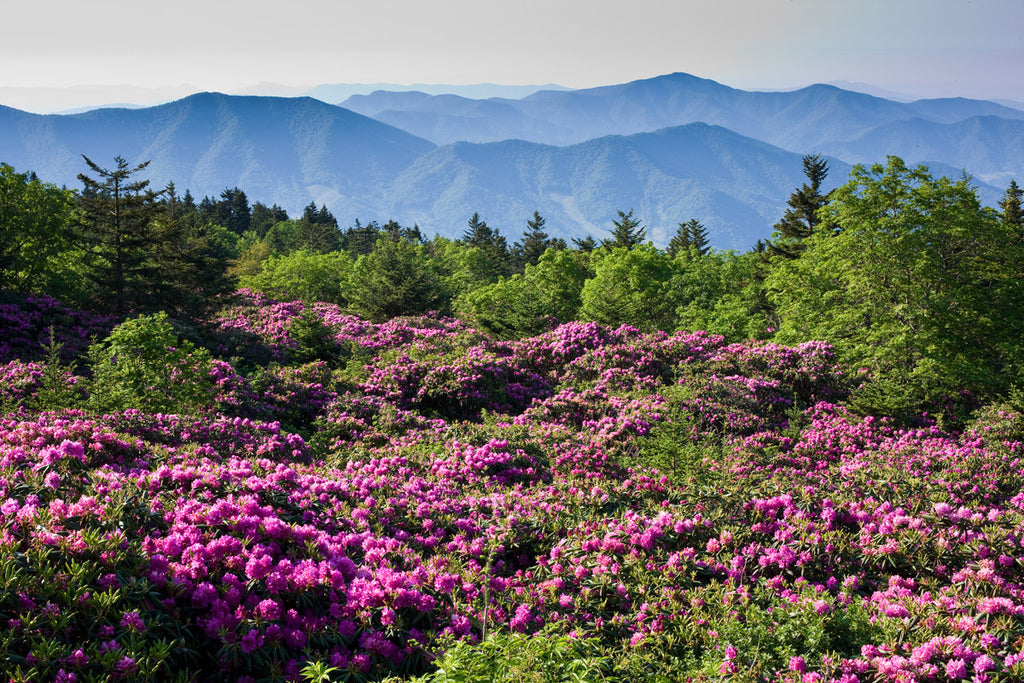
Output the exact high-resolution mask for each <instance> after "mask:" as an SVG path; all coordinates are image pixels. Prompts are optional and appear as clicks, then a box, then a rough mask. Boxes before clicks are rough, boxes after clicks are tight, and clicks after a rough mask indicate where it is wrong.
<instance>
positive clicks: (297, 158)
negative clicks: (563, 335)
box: [0, 74, 1024, 249]
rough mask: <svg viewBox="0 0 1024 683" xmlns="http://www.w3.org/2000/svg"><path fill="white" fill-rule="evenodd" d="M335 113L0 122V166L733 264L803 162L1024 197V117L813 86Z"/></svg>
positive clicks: (766, 229)
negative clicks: (541, 231)
mask: <svg viewBox="0 0 1024 683" xmlns="http://www.w3.org/2000/svg"><path fill="white" fill-rule="evenodd" d="M346 104H349V105H351V106H353V107H354V108H355V109H359V110H360V112H361V113H360V112H356V111H352V110H350V109H349V108H347V107H341V106H335V105H330V104H326V103H324V102H322V101H320V100H317V99H313V98H309V97H298V98H282V97H262V96H238V95H223V94H218V93H200V94H196V95H192V96H189V97H185V98H183V99H180V100H176V101H174V102H170V103H167V104H163V105H159V106H154V107H148V108H141V109H126V108H122V109H100V110H94V111H90V112H86V113H80V114H74V115H64V116H60V115H38V114H30V113H27V112H23V111H19V110H16V109H12V108H9V107H2V106H0V161H3V162H5V163H9V164H11V165H13V166H15V167H16V168H18V169H19V170H34V171H35V172H36V173H37V174H38V175H39V176H40V177H41V178H43V179H44V180H48V181H51V182H56V183H58V184H65V185H67V186H69V187H78V186H79V182H78V180H77V175H78V174H79V173H81V172H84V171H85V170H86V167H85V164H84V162H83V160H82V159H81V155H82V154H85V155H87V156H89V157H90V158H91V159H93V160H94V161H95V162H97V163H99V164H100V165H110V164H111V163H112V160H113V157H114V156H115V155H121V156H123V157H125V158H126V159H128V160H129V162H132V163H134V162H138V161H144V160H147V159H148V160H151V164H150V166H149V168H148V169H147V174H148V177H149V178H151V179H152V181H153V183H154V185H156V186H162V185H163V184H165V183H166V182H168V181H172V180H173V181H174V183H175V185H176V186H177V188H178V189H179V191H182V192H183V191H184V190H185V189H186V188H187V189H189V190H191V191H192V193H193V195H195V196H196V197H197V198H200V197H202V196H203V195H219V194H220V192H221V191H222V190H223V189H225V188H230V187H236V186H237V187H240V188H242V189H243V190H245V192H246V193H247V195H248V196H249V198H250V200H251V201H256V200H259V201H262V202H264V203H267V204H270V203H278V204H281V205H282V206H284V207H285V208H286V209H288V211H289V212H290V213H292V214H293V215H295V214H297V213H298V212H300V211H301V209H302V207H303V206H305V205H307V204H309V202H311V201H312V202H316V203H317V204H326V205H327V206H328V207H329V208H330V209H331V211H332V212H334V214H335V215H336V216H337V217H338V219H339V221H340V222H341V223H342V225H343V226H344V225H350V224H352V223H353V222H354V221H355V220H356V219H359V220H361V221H363V222H366V221H369V220H378V221H386V220H388V219H390V218H394V219H396V220H398V221H400V222H402V223H405V224H410V225H411V224H412V223H414V222H415V223H418V224H419V225H420V227H421V229H422V230H423V232H424V233H426V234H427V235H432V234H434V233H435V232H440V233H441V234H444V235H447V236H452V237H456V236H458V235H460V234H461V233H462V231H463V229H464V228H465V223H466V220H467V219H468V218H469V216H470V215H471V214H472V213H474V212H479V213H480V215H481V216H482V217H483V218H484V219H485V220H487V221H488V223H489V224H490V225H492V227H495V228H498V229H499V230H501V232H502V233H503V234H505V235H506V236H508V237H509V238H510V239H515V238H517V237H518V236H519V235H520V234H521V232H522V230H523V228H524V227H525V224H526V219H527V218H528V217H529V216H531V215H532V213H533V211H535V210H537V211H540V212H541V213H542V215H544V216H545V217H546V218H547V220H548V222H547V228H548V230H549V232H550V233H552V234H553V235H555V236H561V237H565V238H571V237H579V236H583V235H585V234H587V233H590V234H592V235H593V236H594V237H597V238H601V237H604V236H606V235H607V231H608V228H609V227H610V222H611V219H612V218H614V217H615V215H616V213H615V212H616V210H617V209H623V210H628V209H630V208H632V209H634V211H635V213H636V215H637V216H638V217H639V218H640V219H641V220H642V221H643V222H644V223H645V224H646V225H647V226H648V229H649V231H648V234H649V236H650V237H651V238H652V239H654V240H655V242H656V243H658V244H662V245H663V244H665V243H667V241H668V239H669V237H670V236H671V234H672V232H673V231H674V230H675V227H676V225H678V223H680V222H683V221H686V220H689V219H691V218H697V219H699V220H701V221H702V222H703V223H704V224H705V225H706V226H707V227H708V228H709V231H710V237H711V241H712V244H713V246H716V247H718V248H736V249H746V248H749V247H750V246H751V245H752V244H753V243H754V242H756V241H757V240H758V239H761V238H764V237H767V236H768V234H769V233H770V232H771V226H772V224H773V223H774V222H775V221H777V220H778V218H779V217H781V215H782V213H783V211H784V210H785V204H786V200H787V198H788V196H789V193H790V192H792V190H793V188H794V187H796V186H798V185H800V184H801V183H802V182H803V181H804V178H803V176H802V169H801V163H800V159H801V156H802V155H803V154H804V153H809V152H821V153H824V154H826V155H828V156H829V157H830V158H831V161H830V164H831V169H832V172H831V175H830V178H829V182H830V183H831V184H832V185H835V184H839V183H842V182H844V181H845V180H846V177H847V175H848V173H849V168H850V166H849V164H850V163H858V162H874V161H884V157H885V155H886V154H898V155H900V156H902V157H903V158H904V159H906V160H907V161H908V162H911V163H915V162H927V163H929V165H930V166H931V167H932V169H933V172H934V173H936V174H947V175H954V176H956V175H959V174H960V172H961V169H966V170H968V171H969V172H972V173H975V174H976V177H977V184H978V186H979V189H980V191H981V195H982V199H983V201H985V202H986V203H988V204H989V205H994V203H995V201H996V200H997V199H998V197H999V195H1000V194H1001V189H1000V188H1002V187H1005V184H1006V182H1007V181H1008V178H1010V177H1017V178H1024V168H1022V166H1024V161H1022V160H1024V154H1022V152H1024V111H1019V110H1016V109H1012V108H1009V107H1005V106H1003V105H999V104H996V103H992V102H984V101H976V100H966V99H944V100H921V101H917V102H910V103H901V102H893V101H890V100H884V99H881V98H878V97H873V96H871V95H865V94H862V93H853V92H849V91H844V90H842V89H840V88H836V87H834V86H824V85H822V86H811V87H808V88H803V89H801V90H797V91H792V92H748V91H741V90H736V89H733V88H729V87H727V86H724V85H721V84H719V83H716V82H714V81H709V80H706V79H700V78H696V77H693V76H688V75H686V74H670V75H668V76H663V77H659V78H655V79H645V80H643V81H635V82H633V83H626V84H622V85H616V86H605V87H602V88H591V89H587V90H578V91H540V92H536V93H533V94H531V95H529V96H527V97H523V98H521V99H518V100H516V99H508V98H489V99H470V98H466V97H461V96H458V95H452V94H447V95H429V94H426V93H417V92H375V93H372V94H369V95H365V96H358V97H350V98H349V100H346ZM367 113H371V114H374V117H376V118H373V117H370V116H367V115H365V114H367ZM691 119H692V120H691ZM680 120H682V121H683V123H678V121H680ZM666 122H668V123H666ZM395 124H401V126H399V125H395ZM517 131H518V132H520V133H523V135H513V133H515V132H517ZM602 131H604V132H602ZM417 132H418V133H420V134H417ZM427 134H429V135H427ZM499 134H500V135H505V137H502V138H501V139H500V140H494V141H489V142H472V140H473V139H474V138H486V137H487V136H488V135H492V136H493V135H499ZM530 135H533V136H535V137H541V138H545V139H551V140H556V141H559V142H558V144H553V143H545V142H538V141H535V140H530V139H529V136H530ZM830 136H831V137H830ZM430 137H433V138H434V139H435V140H439V141H442V142H443V141H444V140H447V139H455V140H456V141H455V142H447V143H445V144H442V145H440V146H439V145H437V144H435V142H432V141H431V140H430V139H428V138H430ZM460 137H461V138H462V139H458V138H460ZM514 138H519V139H514Z"/></svg>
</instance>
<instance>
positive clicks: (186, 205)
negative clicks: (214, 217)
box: [181, 189, 199, 213]
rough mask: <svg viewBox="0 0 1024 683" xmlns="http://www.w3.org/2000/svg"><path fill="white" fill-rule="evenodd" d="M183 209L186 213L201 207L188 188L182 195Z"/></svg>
mask: <svg viewBox="0 0 1024 683" xmlns="http://www.w3.org/2000/svg"><path fill="white" fill-rule="evenodd" d="M181 210H182V211H184V212H186V213H187V212H190V211H198V210H199V207H197V206H196V200H195V199H194V198H193V197H192V193H191V192H189V191H188V190H187V189H186V190H185V194H184V195H182V197H181Z"/></svg>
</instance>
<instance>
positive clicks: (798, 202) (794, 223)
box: [767, 154, 828, 258]
mask: <svg viewBox="0 0 1024 683" xmlns="http://www.w3.org/2000/svg"><path fill="white" fill-rule="evenodd" d="M803 166H804V175H805V176H807V180H808V182H807V183H804V184H803V185H801V186H800V187H799V188H797V189H796V190H795V191H794V192H793V194H791V195H789V201H788V202H787V203H788V204H789V209H787V210H786V213H785V214H784V215H783V216H782V220H780V221H779V222H778V223H776V224H775V226H774V227H775V230H774V232H773V233H772V239H771V240H769V241H768V242H767V246H768V250H769V251H770V252H771V253H772V254H774V255H778V256H783V257H785V258H796V257H798V256H799V255H800V253H801V252H802V251H803V250H804V245H803V241H804V240H805V239H807V238H808V237H810V236H811V235H813V234H814V232H815V230H816V229H817V227H818V224H819V223H820V222H821V220H820V219H819V218H818V209H820V208H821V207H822V206H824V205H825V204H826V203H827V202H828V194H827V193H826V194H822V193H821V184H822V183H823V182H825V178H827V177H828V162H827V161H826V160H825V159H822V158H821V155H820V154H808V155H806V156H804V158H803ZM808 183H810V184H808Z"/></svg>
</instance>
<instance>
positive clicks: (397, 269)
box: [349, 238, 447, 322]
mask: <svg viewBox="0 0 1024 683" xmlns="http://www.w3.org/2000/svg"><path fill="white" fill-rule="evenodd" d="M349 282H350V284H351V287H350V292H351V294H350V297H351V298H350V305H351V308H352V310H353V311H354V312H356V313H357V314H358V315H361V316H364V317H366V318H369V319H370V320H374V321H378V322H380V321H384V320H388V319H390V318H394V317H395V316H399V315H409V314H415V313H426V312H429V311H436V310H438V309H440V308H441V307H442V306H443V305H444V304H446V303H447V302H446V298H445V296H444V293H443V290H442V287H441V276H440V273H439V272H438V268H437V264H436V263H435V262H434V261H433V260H432V259H430V257H429V256H428V255H427V252H426V249H425V248H424V247H423V245H420V244H412V243H411V242H408V241H406V240H389V239H384V238H381V239H379V240H377V244H376V246H375V247H374V250H373V252H371V253H369V254H366V255H364V256H360V257H359V258H358V259H357V260H356V262H355V265H354V266H353V269H352V275H351V277H350V279H349Z"/></svg>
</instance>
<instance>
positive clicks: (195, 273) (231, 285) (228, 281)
mask: <svg viewBox="0 0 1024 683" xmlns="http://www.w3.org/2000/svg"><path fill="white" fill-rule="evenodd" d="M153 235H154V236H155V241H156V242H157V243H158V244H162V245H164V246H165V250H164V251H163V252H161V253H154V254H152V257H153V265H154V269H155V273H156V275H155V277H156V280H157V282H159V283H161V288H160V290H159V291H158V292H156V294H157V302H155V303H154V306H153V307H156V306H157V305H158V306H159V307H160V308H162V309H164V310H167V311H170V312H174V313H177V314H181V315H186V316H191V317H199V316H201V315H203V314H204V313H206V312H207V311H209V310H211V309H212V308H215V307H217V306H218V305H220V302H221V298H222V297H224V296H226V295H228V294H230V293H231V292H233V291H234V290H235V287H236V283H235V280H234V279H233V278H232V277H229V276H228V274H227V264H228V262H229V261H230V260H231V259H233V258H235V257H236V256H238V252H237V250H236V248H235V244H236V242H237V237H236V236H235V235H234V233H231V232H229V231H228V230H227V229H226V228H224V227H221V226H220V225H217V224H214V223H210V222H209V221H207V220H205V219H203V218H202V217H201V216H200V215H199V214H198V213H196V212H189V213H186V214H184V215H183V216H181V217H178V218H172V219H164V220H162V221H159V222H156V223H154V225H153Z"/></svg>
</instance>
